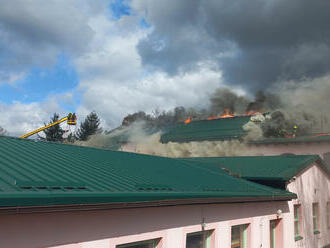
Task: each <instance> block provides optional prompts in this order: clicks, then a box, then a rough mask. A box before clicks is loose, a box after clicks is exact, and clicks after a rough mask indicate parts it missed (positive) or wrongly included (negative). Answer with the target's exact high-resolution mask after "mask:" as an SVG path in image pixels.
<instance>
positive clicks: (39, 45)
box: [0, 0, 105, 83]
mask: <svg viewBox="0 0 330 248" xmlns="http://www.w3.org/2000/svg"><path fill="white" fill-rule="evenodd" d="M97 2H98V3H96V1H89V0H82V1H77V0H58V1H54V0H50V1H43V0H34V1H30V0H28V1H26V0H15V1H6V0H0V6H1V8H0V37H1V39H0V83H4V82H7V83H8V82H13V81H15V79H16V78H17V77H18V78H20V77H19V75H22V73H23V74H24V73H27V72H28V71H29V70H30V69H31V68H33V67H43V68H45V67H50V66H52V65H53V64H54V63H55V62H56V59H57V55H58V54H61V53H62V54H63V53H64V54H67V55H70V56H79V55H81V54H82V53H84V51H85V50H86V49H87V48H88V44H89V42H90V40H91V39H92V37H93V35H94V33H93V30H92V29H91V28H90V26H89V23H88V21H89V17H90V16H91V15H94V14H95V13H98V12H100V11H102V10H103V9H104V5H105V1H97ZM17 75H18V76H17Z"/></svg>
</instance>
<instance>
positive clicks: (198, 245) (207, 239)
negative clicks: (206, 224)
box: [186, 231, 212, 248]
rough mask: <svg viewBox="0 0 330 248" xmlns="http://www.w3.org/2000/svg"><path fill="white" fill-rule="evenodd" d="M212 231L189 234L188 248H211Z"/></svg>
mask: <svg viewBox="0 0 330 248" xmlns="http://www.w3.org/2000/svg"><path fill="white" fill-rule="evenodd" d="M211 234H212V231H203V232H195V233H188V234H187V239H186V248H211Z"/></svg>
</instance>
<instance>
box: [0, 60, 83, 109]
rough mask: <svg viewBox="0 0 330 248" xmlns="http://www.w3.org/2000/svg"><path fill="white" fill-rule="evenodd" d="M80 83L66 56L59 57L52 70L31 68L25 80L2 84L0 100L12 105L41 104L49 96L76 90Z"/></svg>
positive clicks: (0, 86)
mask: <svg viewBox="0 0 330 248" xmlns="http://www.w3.org/2000/svg"><path fill="white" fill-rule="evenodd" d="M78 82H79V78H78V74H77V72H76V70H75V68H74V66H73V64H72V63H71V61H70V58H69V57H68V56H66V55H58V56H57V62H56V64H55V65H53V66H51V67H50V68H47V69H44V68H38V67H35V68H31V69H30V71H29V72H28V74H27V76H26V77H25V78H24V79H23V80H19V81H16V82H15V83H12V84H9V83H7V84H3V85H1V84H0V99H1V101H2V102H4V103H7V104H11V103H13V102H14V101H20V102H22V103H29V102H40V101H43V100H45V99H46V98H47V97H48V95H55V94H61V93H65V92H68V91H71V90H74V89H75V88H76V87H77V85H78Z"/></svg>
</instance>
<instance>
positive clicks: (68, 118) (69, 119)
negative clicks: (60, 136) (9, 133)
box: [20, 113, 77, 138]
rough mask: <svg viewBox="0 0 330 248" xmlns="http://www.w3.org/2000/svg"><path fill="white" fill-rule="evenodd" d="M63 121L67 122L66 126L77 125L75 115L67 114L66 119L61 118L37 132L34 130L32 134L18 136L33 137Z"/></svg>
mask: <svg viewBox="0 0 330 248" xmlns="http://www.w3.org/2000/svg"><path fill="white" fill-rule="evenodd" d="M64 121H67V122H66V123H67V124H68V125H76V124H77V117H76V114H75V113H73V114H72V113H70V114H68V116H66V117H64V118H62V119H60V120H58V121H55V122H53V123H50V124H48V125H46V126H44V127H41V128H39V129H37V130H34V131H32V132H29V133H27V134H24V135H22V136H20V138H27V137H30V136H31V135H33V134H36V133H39V132H41V131H43V130H45V129H47V128H50V127H52V126H55V125H57V124H60V123H62V122H64Z"/></svg>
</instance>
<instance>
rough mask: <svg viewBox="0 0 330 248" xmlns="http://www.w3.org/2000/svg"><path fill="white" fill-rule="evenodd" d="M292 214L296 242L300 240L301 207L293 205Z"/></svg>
mask: <svg viewBox="0 0 330 248" xmlns="http://www.w3.org/2000/svg"><path fill="white" fill-rule="evenodd" d="M293 213H294V238H295V240H296V241H298V240H301V239H302V237H301V226H302V225H301V205H300V204H295V205H293Z"/></svg>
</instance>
